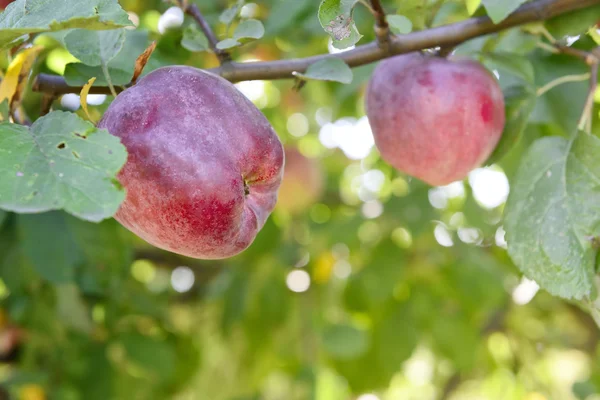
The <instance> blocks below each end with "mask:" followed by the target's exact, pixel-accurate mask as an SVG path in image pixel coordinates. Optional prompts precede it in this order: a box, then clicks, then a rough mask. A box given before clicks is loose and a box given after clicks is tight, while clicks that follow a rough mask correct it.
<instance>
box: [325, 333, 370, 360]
mask: <svg viewBox="0 0 600 400" xmlns="http://www.w3.org/2000/svg"><path fill="white" fill-rule="evenodd" d="M322 339H323V348H324V349H325V350H326V351H327V352H328V353H329V354H330V355H331V356H332V357H333V358H336V359H339V360H351V359H353V358H357V357H360V356H361V355H363V354H364V353H365V352H366V351H367V350H368V348H369V342H370V340H369V335H368V333H367V332H366V331H365V330H363V329H359V328H357V327H355V326H352V325H332V326H330V327H328V328H327V329H326V330H325V331H324V332H323V338H322Z"/></svg>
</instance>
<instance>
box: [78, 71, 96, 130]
mask: <svg viewBox="0 0 600 400" xmlns="http://www.w3.org/2000/svg"><path fill="white" fill-rule="evenodd" d="M94 82H96V77H93V78H92V79H90V80H89V81H88V83H86V84H85V85H83V87H82V88H81V93H79V101H80V102H81V108H83V111H85V115H87V117H88V119H89V120H91V119H92V118H91V117H90V113H89V111H88V106H87V96H88V94H89V93H90V89H91V88H92V85H93V84H94Z"/></svg>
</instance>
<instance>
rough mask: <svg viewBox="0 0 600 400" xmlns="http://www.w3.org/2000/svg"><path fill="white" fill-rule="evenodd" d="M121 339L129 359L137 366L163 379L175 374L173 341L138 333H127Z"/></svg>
mask: <svg viewBox="0 0 600 400" xmlns="http://www.w3.org/2000/svg"><path fill="white" fill-rule="evenodd" d="M119 339H120V342H121V344H122V345H123V347H124V348H125V354H126V355H127V359H128V360H129V361H130V362H132V363H133V364H134V365H135V366H136V367H137V368H140V369H142V370H144V371H146V372H147V373H149V374H151V376H153V377H154V378H155V379H156V378H158V379H160V380H161V381H164V380H167V379H170V378H171V377H172V376H173V373H174V369H175V363H176V359H175V349H174V348H173V346H172V344H171V343H169V342H168V341H166V340H160V339H155V338H152V337H149V336H144V335H140V334H138V333H126V334H123V335H121V336H120V338H119Z"/></svg>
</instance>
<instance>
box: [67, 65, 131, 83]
mask: <svg viewBox="0 0 600 400" xmlns="http://www.w3.org/2000/svg"><path fill="white" fill-rule="evenodd" d="M108 74H109V75H110V79H111V82H112V83H113V85H127V84H128V83H129V82H131V78H132V77H133V71H129V70H122V69H118V68H110V67H109V68H108ZM92 77H96V80H95V81H94V85H93V86H108V81H107V80H106V77H105V76H104V73H103V72H102V69H101V68H100V67H92V66H89V65H85V64H83V63H70V64H67V66H66V67H65V80H66V81H67V83H68V84H69V85H71V86H83V85H85V84H86V83H87V82H88V81H89V80H90V78H92Z"/></svg>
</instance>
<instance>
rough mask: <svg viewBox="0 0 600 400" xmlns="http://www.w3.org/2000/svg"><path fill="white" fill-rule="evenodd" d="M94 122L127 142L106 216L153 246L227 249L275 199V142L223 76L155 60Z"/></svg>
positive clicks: (238, 245)
mask: <svg viewBox="0 0 600 400" xmlns="http://www.w3.org/2000/svg"><path fill="white" fill-rule="evenodd" d="M98 127H100V128H106V129H108V131H109V132H110V133H111V134H113V135H116V136H118V137H120V138H121V141H122V142H123V144H124V145H125V147H126V148H127V150H128V153H129V157H128V160H127V163H126V165H125V166H124V168H123V169H122V170H121V172H120V173H119V175H118V179H119V181H120V182H121V184H122V185H123V186H124V187H125V189H126V191H127V195H126V199H125V201H124V202H123V204H122V205H121V207H120V208H119V210H118V212H117V213H116V215H115V219H117V221H119V222H120V223H121V224H122V225H124V226H125V227H126V228H128V229H129V230H131V231H132V232H133V233H135V234H137V235H138V236H139V237H141V238H142V239H144V240H146V241H147V242H149V243H150V244H153V245H154V246H157V247H159V248H162V249H165V250H169V251H171V252H174V253H178V254H182V255H185V256H189V257H194V258H201V259H219V258H226V257H231V256H234V255H236V254H238V253H240V252H241V251H243V250H244V249H246V248H247V247H248V246H249V245H250V244H251V243H252V242H253V240H254V238H255V237H256V234H257V233H258V231H259V230H260V229H261V228H262V227H263V225H264V223H265V220H266V219H267V217H268V216H269V214H270V213H271V211H272V210H273V207H274V206H275V202H276V200H277V191H278V188H279V184H280V182H281V177H282V172H283V161H284V153H283V146H282V145H281V142H280V141H279V138H278V137H277V134H276V133H275V131H274V130H273V128H272V127H271V125H270V124H269V122H268V121H267V119H266V118H265V117H264V115H263V114H261V112H260V111H259V110H258V109H257V108H256V107H255V106H254V105H253V104H252V103H251V102H250V101H249V100H248V99H246V97H244V95H243V94H242V93H240V92H239V91H238V90H237V89H236V88H235V87H234V86H233V85H232V84H231V83H229V82H228V81H226V80H225V79H223V78H221V77H219V76H216V75H214V74H211V73H209V72H206V71H202V70H199V69H196V68H192V67H186V66H173V67H164V68H160V69H158V70H155V71H153V72H151V73H149V74H148V75H147V76H145V77H144V78H142V79H141V80H140V81H139V82H138V83H137V84H136V85H135V86H133V87H131V88H129V89H127V90H125V91H124V92H123V93H121V94H119V95H118V96H117V98H116V99H115V101H114V102H113V103H112V104H111V105H110V107H109V108H108V110H107V111H106V113H105V114H104V116H103V118H102V120H101V121H100V123H99V124H98Z"/></svg>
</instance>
